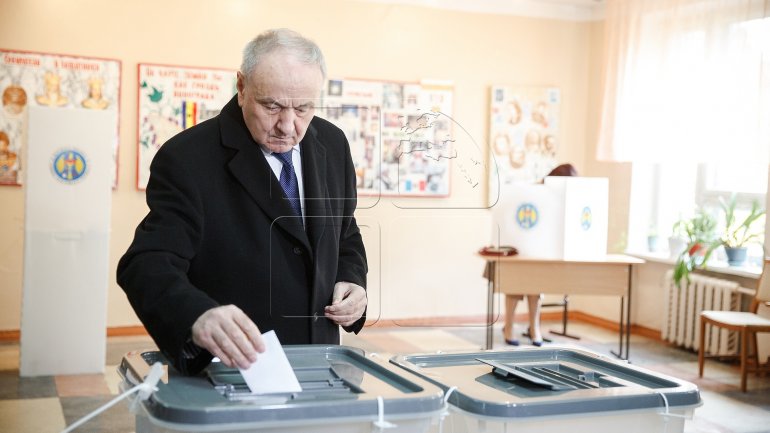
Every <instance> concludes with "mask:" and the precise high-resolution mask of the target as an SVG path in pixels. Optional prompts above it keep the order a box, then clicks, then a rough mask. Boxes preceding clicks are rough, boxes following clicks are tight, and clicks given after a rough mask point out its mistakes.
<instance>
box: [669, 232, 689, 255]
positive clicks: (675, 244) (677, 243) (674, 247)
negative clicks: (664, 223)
mask: <svg viewBox="0 0 770 433" xmlns="http://www.w3.org/2000/svg"><path fill="white" fill-rule="evenodd" d="M685 248H687V241H686V240H684V239H682V238H678V237H674V236H671V237H669V238H668V253H669V257H671V258H676V257H679V254H682V251H684V249H685Z"/></svg>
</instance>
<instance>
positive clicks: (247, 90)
mask: <svg viewBox="0 0 770 433" xmlns="http://www.w3.org/2000/svg"><path fill="white" fill-rule="evenodd" d="M325 75H326V70H325V65H324V60H323V55H322V54H321V51H320V49H319V48H318V47H317V46H316V45H315V43H313V42H312V41H309V40H307V39H305V38H304V37H302V36H301V35H299V34H297V33H295V32H293V31H290V30H286V29H279V30H271V31H267V32H264V33H262V34H261V35H259V36H258V37H257V38H255V39H254V40H253V41H251V42H250V43H249V44H248V45H247V46H246V48H245V50H244V56H243V64H242V65H241V70H240V72H238V78H237V79H238V81H237V86H238V94H237V96H236V97H234V98H233V99H232V100H231V101H230V102H229V103H228V104H227V105H226V106H225V107H224V108H223V109H222V112H221V113H220V114H219V115H218V116H217V117H215V118H213V119H210V120H208V121H205V122H202V123H201V124H199V125H197V126H195V127H192V128H190V129H187V130H185V131H183V132H181V133H180V134H178V135H176V136H175V137H173V138H172V139H170V140H169V141H168V142H167V143H165V144H164V145H163V147H162V148H161V149H160V150H159V151H158V153H157V154H156V155H155V158H154V159H153V161H152V165H151V167H150V173H151V174H150V180H149V183H148V185H147V204H148V206H149V208H150V211H149V213H148V214H147V216H146V217H145V218H144V219H143V220H142V222H141V223H140V224H139V226H138V227H137V229H136V233H135V237H134V241H133V243H132V244H131V246H130V247H129V249H128V251H127V252H126V254H125V255H124V256H123V257H122V258H121V260H120V263H119V264H118V270H117V277H118V283H119V284H120V286H121V287H122V288H123V290H124V291H125V292H126V295H127V296H128V299H129V301H130V303H131V305H132V307H133V308H134V310H135V311H136V313H137V315H138V316H139V319H140V320H141V321H142V323H143V324H144V326H145V327H146V328H147V330H148V332H149V333H150V335H151V336H152V338H153V339H154V340H155V342H156V344H157V345H158V347H159V348H160V350H161V351H162V352H163V354H164V355H165V356H166V357H167V358H168V359H169V360H170V361H171V362H172V364H173V365H174V366H175V367H176V368H177V369H178V370H179V371H181V372H183V373H188V374H195V373H197V372H198V371H200V370H201V369H203V368H204V367H205V366H206V365H207V364H208V363H209V362H210V360H211V359H212V356H217V357H219V358H220V359H221V360H222V362H223V363H224V364H226V365H228V366H238V367H241V368H247V367H248V366H249V365H250V364H251V363H252V362H254V361H256V359H257V354H258V353H259V352H263V351H264V343H263V341H262V337H261V332H263V331H264V332H266V331H269V330H275V331H276V334H277V336H278V338H279V340H280V341H281V343H283V344H307V343H325V344H338V343H339V326H343V327H344V328H345V329H346V330H347V331H348V332H358V331H360V330H361V328H362V326H363V323H364V321H365V317H366V316H365V312H366V303H367V300H366V291H365V289H364V287H366V272H367V264H366V255H365V251H364V245H363V242H362V239H361V234H360V232H359V229H358V226H357V225H356V221H355V218H354V217H353V212H354V210H355V207H356V178H355V173H354V168H353V162H352V159H351V156H350V149H349V146H348V142H347V140H346V138H345V136H344V134H343V132H342V131H341V130H340V129H338V128H337V127H335V126H333V125H332V124H330V123H329V122H327V121H325V120H323V119H320V118H317V117H314V115H313V114H314V108H315V106H316V104H317V101H318V100H319V96H320V93H321V88H322V85H323V83H324V81H325Z"/></svg>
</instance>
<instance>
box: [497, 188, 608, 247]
mask: <svg viewBox="0 0 770 433" xmlns="http://www.w3.org/2000/svg"><path fill="white" fill-rule="evenodd" d="M608 186H609V183H608V179H607V178H598V177H564V176H549V177H546V178H545V181H544V183H542V184H510V185H505V186H504V187H503V188H502V190H501V191H500V199H499V201H498V203H496V204H495V206H493V207H492V210H493V216H494V217H493V221H494V224H493V232H492V236H493V244H495V245H509V246H514V247H516V249H517V250H518V251H519V254H520V255H522V256H529V257H540V258H548V259H564V260H594V259H601V258H604V257H605V256H606V254H607V194H608Z"/></svg>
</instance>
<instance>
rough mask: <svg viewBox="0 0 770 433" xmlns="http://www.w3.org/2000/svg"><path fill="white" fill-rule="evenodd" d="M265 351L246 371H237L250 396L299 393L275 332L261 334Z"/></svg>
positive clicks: (299, 389) (294, 377) (300, 389)
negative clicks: (241, 376) (249, 391)
mask: <svg viewBox="0 0 770 433" xmlns="http://www.w3.org/2000/svg"><path fill="white" fill-rule="evenodd" d="M262 338H263V340H264V342H265V351H264V352H263V353H260V354H259V355H258V357H257V361H256V362H254V363H253V364H251V366H250V367H249V368H247V369H239V370H240V371H241V374H242V375H243V378H244V379H245V380H246V384H247V385H248V386H249V389H250V390H251V393H252V394H277V393H287V392H300V391H302V386H300V384H299V381H298V380H297V376H296V375H295V374H294V369H292V368H291V364H289V360H288V358H286V353H284V351H283V347H281V343H280V342H279V341H278V336H277V335H275V331H269V332H266V333H264V334H262Z"/></svg>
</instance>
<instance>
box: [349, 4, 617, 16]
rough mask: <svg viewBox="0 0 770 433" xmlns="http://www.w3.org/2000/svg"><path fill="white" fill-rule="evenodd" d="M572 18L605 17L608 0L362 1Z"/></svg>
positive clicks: (500, 13)
mask: <svg viewBox="0 0 770 433" xmlns="http://www.w3.org/2000/svg"><path fill="white" fill-rule="evenodd" d="M359 1H369V2H375V3H391V4H405V5H412V6H422V7H429V8H436V9H448V10H458V11H465V12H477V13H488V14H499V15H518V16H531V17H538V18H553V19H562V20H570V21H598V20H602V19H604V7H605V3H606V0H359Z"/></svg>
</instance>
